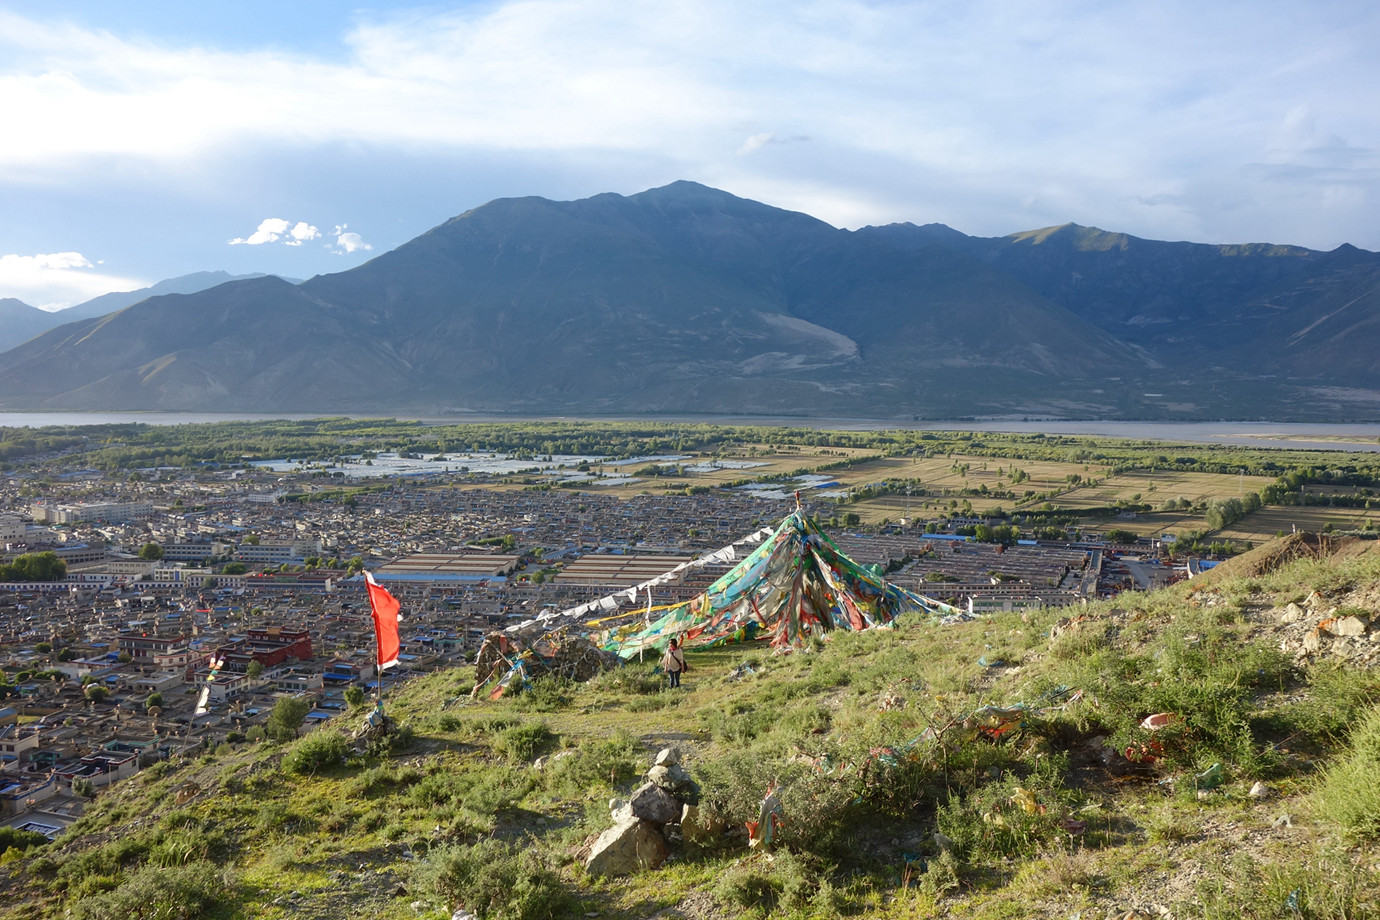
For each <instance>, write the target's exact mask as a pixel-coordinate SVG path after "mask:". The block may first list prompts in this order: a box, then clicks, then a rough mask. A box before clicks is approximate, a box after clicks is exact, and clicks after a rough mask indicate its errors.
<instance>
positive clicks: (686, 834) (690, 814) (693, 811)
mask: <svg viewBox="0 0 1380 920" xmlns="http://www.w3.org/2000/svg"><path fill="white" fill-rule="evenodd" d="M726 830H728V822H727V821H725V820H724V819H723V818H722V817H721V816H720V815H719V814H718V813H717V812H713V811H701V810H700V808H699V806H698V805H686V806H685V807H684V808H683V809H682V810H681V813H680V833H681V836H682V837H683V838H684V839H686V840H689V841H690V842H691V843H696V844H699V845H700V846H705V845H707V844H710V843H713V842H714V841H715V840H717V839H718V838H719V837H721V836H723V833H724V831H726Z"/></svg>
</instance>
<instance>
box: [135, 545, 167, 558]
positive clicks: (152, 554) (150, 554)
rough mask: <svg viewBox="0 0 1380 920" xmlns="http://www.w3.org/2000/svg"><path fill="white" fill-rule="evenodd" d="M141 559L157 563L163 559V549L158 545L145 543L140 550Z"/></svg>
mask: <svg viewBox="0 0 1380 920" xmlns="http://www.w3.org/2000/svg"><path fill="white" fill-rule="evenodd" d="M139 558H140V559H144V560H147V561H149V562H156V561H157V560H159V559H162V558H163V547H161V546H159V545H158V544H157V543H145V544H144V545H143V546H142V547H140V548H139Z"/></svg>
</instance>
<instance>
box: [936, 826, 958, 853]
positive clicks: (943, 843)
mask: <svg viewBox="0 0 1380 920" xmlns="http://www.w3.org/2000/svg"><path fill="white" fill-rule="evenodd" d="M934 842H935V845H937V846H938V847H939V852H941V853H952V852H953V851H954V845H955V844H954V842H953V840H952V839H951V838H949V837H946V836H945V835H944V834H942V833H940V832H939V831H935V832H934Z"/></svg>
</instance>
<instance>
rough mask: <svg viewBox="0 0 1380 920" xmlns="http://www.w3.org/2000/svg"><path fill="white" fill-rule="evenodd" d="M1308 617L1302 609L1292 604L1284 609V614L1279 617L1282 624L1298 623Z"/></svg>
mask: <svg viewBox="0 0 1380 920" xmlns="http://www.w3.org/2000/svg"><path fill="white" fill-rule="evenodd" d="M1307 615H1308V614H1306V613H1304V611H1303V608H1302V607H1300V606H1299V605H1298V604H1295V603H1292V602H1291V603H1290V604H1289V605H1288V606H1287V607H1285V608H1284V612H1283V613H1281V614H1280V615H1279V621H1280V622H1281V623H1297V622H1299V621H1300V620H1302V619H1303V618H1304V617H1306V616H1307Z"/></svg>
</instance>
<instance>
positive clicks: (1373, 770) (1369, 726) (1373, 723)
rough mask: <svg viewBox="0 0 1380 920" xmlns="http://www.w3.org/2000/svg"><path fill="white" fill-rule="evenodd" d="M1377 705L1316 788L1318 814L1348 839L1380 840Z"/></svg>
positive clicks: (1379, 713) (1379, 720) (1379, 723)
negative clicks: (1318, 787) (1376, 779)
mask: <svg viewBox="0 0 1380 920" xmlns="http://www.w3.org/2000/svg"><path fill="white" fill-rule="evenodd" d="M1377 775H1380V706H1377V707H1375V708H1373V709H1371V710H1370V712H1369V713H1367V715H1366V716H1365V719H1364V721H1362V722H1361V724H1360V725H1358V726H1357V727H1356V728H1355V729H1354V730H1353V731H1352V733H1351V744H1350V750H1349V751H1348V752H1347V753H1346V754H1344V755H1343V756H1342V757H1341V758H1339V759H1338V760H1337V761H1336V762H1335V763H1333V764H1332V766H1331V767H1329V768H1328V770H1327V774H1326V776H1325V777H1324V779H1323V784H1322V788H1321V789H1319V790H1318V793H1317V800H1316V808H1317V811H1318V814H1319V815H1320V816H1322V817H1324V818H1326V819H1327V820H1329V821H1332V822H1333V823H1335V824H1336V825H1337V826H1338V827H1340V828H1341V830H1342V833H1343V835H1344V836H1345V837H1347V839H1349V840H1353V841H1374V840H1378V839H1380V784H1377V783H1376V781H1375V777H1376V776H1377Z"/></svg>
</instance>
